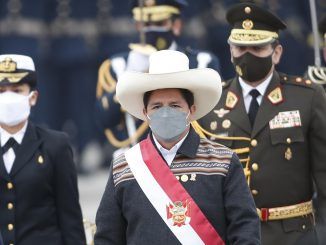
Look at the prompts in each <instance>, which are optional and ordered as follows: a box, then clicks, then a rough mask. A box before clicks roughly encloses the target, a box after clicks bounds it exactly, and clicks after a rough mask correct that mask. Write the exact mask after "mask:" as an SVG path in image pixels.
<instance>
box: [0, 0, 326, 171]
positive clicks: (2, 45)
mask: <svg viewBox="0 0 326 245" xmlns="http://www.w3.org/2000/svg"><path fill="white" fill-rule="evenodd" d="M188 2H189V7H188V8H186V9H185V12H184V16H183V18H184V28H183V35H182V38H179V39H180V40H178V42H179V43H181V44H183V46H191V47H192V48H197V49H206V50H209V51H211V52H213V53H214V54H215V55H216V56H217V57H218V58H219V60H220V65H221V75H222V77H223V78H224V79H229V78H231V77H232V76H233V75H234V71H233V67H232V64H231V62H230V55H229V47H228V44H227V38H228V35H229V31H230V30H229V27H228V25H227V23H226V20H225V12H226V10H227V8H228V6H230V5H232V4H234V3H236V2H239V1H238V0H224V1H223V0H201V1H198V0H189V1H188ZM255 2H257V3H259V4H262V5H264V6H266V7H267V8H268V9H270V10H272V11H273V12H275V13H276V14H277V15H278V16H280V17H281V19H283V20H284V21H285V22H286V23H287V26H288V29H287V30H286V31H285V32H284V33H283V34H282V35H281V37H280V41H281V43H282V44H283V46H284V47H285V48H284V54H283V59H282V62H281V63H280V64H279V66H278V70H279V71H282V72H286V73H288V74H291V75H303V74H304V73H305V71H306V70H307V67H308V65H313V63H314V52H313V39H312V28H311V17H310V9H309V1H306V0H287V1H285V0H283V1H282V0H257V1H255ZM316 5H317V15H318V16H321V14H322V13H325V12H326V2H325V1H324V0H316ZM138 39H139V37H138V34H137V32H136V29H135V27H134V22H133V20H132V18H131V9H130V6H129V1H121V0H28V1H27V0H0V54H1V53H13V54H25V55H28V56H31V57H32V58H33V59H34V61H35V63H36V67H37V71H38V72H37V76H38V82H39V85H38V90H39V92H40V97H39V99H40V101H39V103H38V105H37V106H36V108H35V109H34V110H35V111H34V113H33V114H32V120H33V121H35V122H36V123H38V124H41V125H44V126H46V127H49V128H52V129H56V130H62V131H65V132H67V133H68V134H69V135H70V137H71V139H72V142H73V145H74V148H75V150H76V153H77V154H76V156H77V159H76V160H77V163H78V166H79V167H80V171H86V172H87V171H90V170H91V169H93V168H95V167H97V166H98V165H103V164H105V163H107V162H108V161H109V160H110V159H109V158H110V157H109V155H110V153H111V152H112V151H111V149H110V148H106V147H107V145H106V143H105V142H106V138H105V136H104V134H103V132H102V130H101V129H100V128H99V127H98V126H97V124H96V119H95V117H94V104H95V100H96V84H97V77H98V68H99V66H100V64H101V63H102V62H103V60H105V59H107V58H108V57H110V56H112V55H113V54H115V53H118V52H122V51H126V49H127V47H128V44H129V43H131V42H133V41H135V40H138ZM103 149H107V150H103ZM105 154H107V155H108V156H106V155H105Z"/></svg>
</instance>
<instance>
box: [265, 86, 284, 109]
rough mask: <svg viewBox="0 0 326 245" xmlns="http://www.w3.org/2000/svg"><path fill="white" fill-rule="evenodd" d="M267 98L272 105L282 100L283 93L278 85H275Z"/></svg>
mask: <svg viewBox="0 0 326 245" xmlns="http://www.w3.org/2000/svg"><path fill="white" fill-rule="evenodd" d="M268 99H269V101H270V102H271V103H272V104H273V105H277V104H279V103H281V102H283V95H282V91H281V88H280V87H277V88H276V89H274V90H273V91H272V92H270V93H269V94H268Z"/></svg>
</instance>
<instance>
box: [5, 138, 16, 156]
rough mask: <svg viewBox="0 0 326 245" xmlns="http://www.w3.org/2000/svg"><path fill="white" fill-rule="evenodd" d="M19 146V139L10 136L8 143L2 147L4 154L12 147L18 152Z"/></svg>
mask: <svg viewBox="0 0 326 245" xmlns="http://www.w3.org/2000/svg"><path fill="white" fill-rule="evenodd" d="M17 146H18V143H17V141H16V140H15V139H14V138H12V137H11V138H9V140H8V141H7V143H6V144H5V145H4V146H3V147H2V148H1V151H2V155H4V154H5V153H6V152H7V151H8V150H9V149H10V148H12V149H13V150H14V152H16V149H17Z"/></svg>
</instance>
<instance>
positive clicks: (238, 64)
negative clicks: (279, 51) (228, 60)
mask: <svg viewBox="0 0 326 245" xmlns="http://www.w3.org/2000/svg"><path fill="white" fill-rule="evenodd" d="M272 55H273V54H271V55H269V56H267V57H257V56H255V55H253V54H251V53H249V52H247V53H245V54H244V55H241V56H240V57H233V66H234V68H235V71H236V72H237V74H238V75H239V76H240V77H241V78H243V79H244V80H245V81H248V82H257V81H259V80H262V79H264V78H265V77H266V76H267V74H268V73H269V72H270V70H271V68H272V65H273V61H272Z"/></svg>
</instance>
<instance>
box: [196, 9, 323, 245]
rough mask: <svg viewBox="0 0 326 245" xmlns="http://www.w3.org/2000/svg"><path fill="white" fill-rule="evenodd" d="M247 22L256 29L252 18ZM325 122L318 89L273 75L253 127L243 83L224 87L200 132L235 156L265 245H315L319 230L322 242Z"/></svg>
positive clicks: (232, 82) (235, 81) (236, 81)
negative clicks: (313, 201) (253, 206)
mask: <svg viewBox="0 0 326 245" xmlns="http://www.w3.org/2000/svg"><path fill="white" fill-rule="evenodd" d="M249 6H251V5H249ZM246 7H248V6H246V4H243V5H240V7H239V8H240V10H239V9H238V10H237V11H243V10H245V9H246ZM251 10H253V8H251ZM247 11H248V12H249V10H248V8H247ZM259 11H260V10H259ZM253 15H254V13H253ZM247 18H248V19H244V21H246V20H247V21H246V23H248V20H252V21H253V24H254V25H255V24H256V22H255V16H250V15H249V16H248V17H247ZM239 32H240V31H239ZM233 34H234V33H233ZM247 37H248V36H247ZM255 38H257V37H256V36H255ZM325 115H326V96H325V93H324V91H323V89H322V88H321V87H320V86H319V85H316V84H314V83H313V82H311V81H310V80H305V79H302V78H301V77H290V76H287V75H284V74H280V73H278V72H276V71H274V72H273V73H272V74H271V80H270V82H269V83H268V86H267V88H266V91H265V93H264V94H263V96H262V101H261V103H260V106H259V109H258V112H257V115H256V118H255V120H254V124H253V125H252V126H251V124H250V120H249V116H248V114H247V111H246V107H245V101H244V97H243V88H242V86H241V84H240V81H239V76H237V77H235V78H233V79H231V80H229V81H227V82H226V83H225V84H224V90H223V94H222V98H221V100H220V101H219V103H218V104H217V105H216V107H215V108H214V109H213V110H212V111H211V112H210V113H209V114H208V115H207V116H205V117H204V118H202V119H201V120H200V121H199V124H198V125H196V126H197V127H198V128H197V129H198V132H199V133H202V134H203V136H206V137H209V138H210V139H211V140H215V141H217V142H219V143H221V144H224V145H226V146H229V147H230V148H232V149H234V151H235V152H237V153H238V155H239V157H240V160H241V162H242V163H243V167H244V171H245V174H246V176H247V181H248V184H249V186H250V189H251V192H252V195H253V197H254V200H255V203H256V206H257V211H258V214H259V215H260V218H261V227H262V244H277V243H280V242H281V243H282V244H317V236H316V229H315V224H316V225H317V227H320V230H323V232H321V233H320V234H319V235H321V237H320V241H325V237H324V236H325V229H326V226H325V221H326V191H325V190H326V179H325V177H326V175H325V174H326V165H325V159H326V152H325V145H326V116H325ZM314 188H315V190H316V191H317V199H316V203H317V205H316V208H315V210H313V207H312V201H311V200H312V197H313V194H314ZM315 218H316V219H315ZM315 222H316V223H315Z"/></svg>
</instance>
